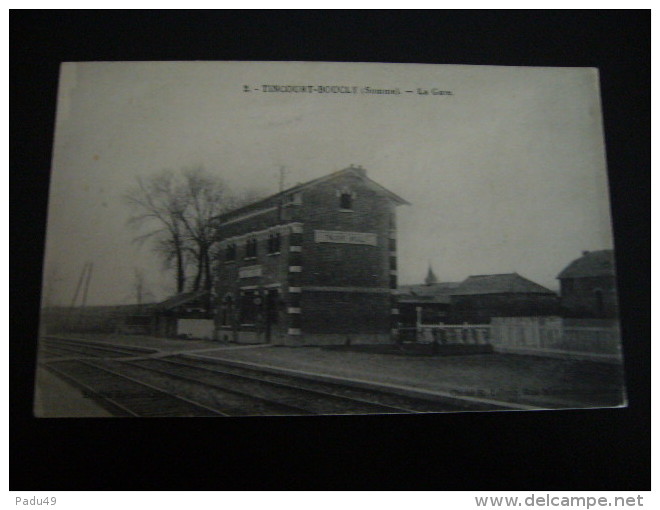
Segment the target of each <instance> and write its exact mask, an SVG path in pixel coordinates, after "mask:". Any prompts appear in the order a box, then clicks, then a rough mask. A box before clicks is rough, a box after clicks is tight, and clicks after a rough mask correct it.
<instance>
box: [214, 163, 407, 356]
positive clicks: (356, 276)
mask: <svg viewBox="0 0 660 510" xmlns="http://www.w3.org/2000/svg"><path fill="white" fill-rule="evenodd" d="M402 203H405V201H403V200H402V199H401V198H399V197H397V196H396V195H394V194H393V193H391V192H389V191H387V190H386V189H384V188H382V187H381V186H379V185H378V184H376V183H375V182H373V181H371V180H370V179H369V178H367V176H366V172H365V171H364V170H363V169H361V168H354V167H351V168H347V169H345V170H342V171H339V172H335V173H334V174H331V175H329V176H326V177H324V178H321V179H316V180H315V181H310V182H309V183H306V184H303V185H299V186H296V187H294V188H291V189H290V190H287V191H284V192H282V193H279V194H277V195H274V196H273V197H269V198H268V199H265V200H262V201H259V202H257V203H255V204H251V205H250V206H248V207H244V208H241V209H239V210H237V211H234V212H232V213H229V214H226V215H223V216H221V217H219V218H218V219H217V224H218V227H217V229H218V234H219V236H220V238H221V239H222V241H221V242H220V257H219V258H220V260H218V264H217V267H218V270H217V276H218V277H217V287H216V293H217V297H218V301H219V303H218V306H219V313H218V314H217V320H216V332H217V335H216V336H217V337H218V338H219V339H226V340H233V341H237V342H270V343H274V344H283V345H319V344H328V343H346V342H356V343H358V342H387V341H390V339H391V336H392V333H393V331H392V330H393V328H394V327H395V325H396V323H397V321H396V314H397V313H398V310H397V307H396V296H395V289H396V241H395V237H396V235H395V207H396V205H398V204H402ZM275 238H277V241H273V239H275ZM255 242H256V255H253V251H250V250H254V249H255V248H254V243H255ZM250 243H252V245H251V246H252V247H251V248H249V247H248V245H249V244H250ZM274 246H278V247H279V249H278V250H277V251H274V250H273V247H274ZM232 250H234V252H232ZM269 252H270V253H269Z"/></svg>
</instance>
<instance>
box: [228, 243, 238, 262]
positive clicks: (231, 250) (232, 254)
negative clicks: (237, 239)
mask: <svg viewBox="0 0 660 510" xmlns="http://www.w3.org/2000/svg"><path fill="white" fill-rule="evenodd" d="M225 260H227V261H231V260H236V245H235V244H228V245H227V248H226V251H225Z"/></svg>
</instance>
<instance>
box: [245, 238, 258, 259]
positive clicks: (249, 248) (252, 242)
mask: <svg viewBox="0 0 660 510" xmlns="http://www.w3.org/2000/svg"><path fill="white" fill-rule="evenodd" d="M256 256H257V240H256V239H248V241H247V243H245V258H246V259H251V258H256Z"/></svg>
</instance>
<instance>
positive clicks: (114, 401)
mask: <svg viewBox="0 0 660 510" xmlns="http://www.w3.org/2000/svg"><path fill="white" fill-rule="evenodd" d="M46 366H47V368H48V369H49V370H51V371H52V372H54V373H56V374H57V375H59V376H60V377H62V378H63V379H65V380H67V381H69V382H71V383H73V384H74V385H75V386H77V387H79V388H81V389H82V390H83V391H84V394H85V396H87V397H89V398H93V399H95V400H97V401H99V402H100V403H102V404H103V406H104V407H106V409H108V410H109V411H111V412H113V413H114V414H117V415H119V416H133V417H170V416H223V414H222V413H221V412H220V411H218V410H216V409H212V408H209V407H206V406H204V405H203V404H200V403H198V402H193V401H191V400H189V399H187V398H185V397H182V396H179V395H174V394H172V393H168V392H167V391H164V390H163V389H161V388H157V387H155V386H153V385H150V384H148V383H146V382H144V381H139V380H137V379H134V378H131V377H127V376H126V375H124V374H118V373H116V372H114V371H112V370H108V369H105V368H103V367H101V366H99V365H97V364H92V363H89V362H88V361H83V360H75V361H59V362H52V363H49V364H47V365H46Z"/></svg>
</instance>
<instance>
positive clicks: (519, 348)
mask: <svg viewBox="0 0 660 510" xmlns="http://www.w3.org/2000/svg"><path fill="white" fill-rule="evenodd" d="M415 332H416V340H417V341H418V342H422V343H432V342H436V343H438V344H440V345H445V344H473V345H478V344H490V345H492V346H493V349H494V350H495V351H496V352H509V353H519V354H531V355H539V356H550V357H570V358H582V359H591V360H595V361H616V362H619V361H621V357H622V353H621V335H620V330H619V327H618V326H610V327H576V326H565V325H564V321H563V319H561V318H560V317H497V318H493V319H492V320H491V323H490V324H461V325H447V324H417V326H416V327H415Z"/></svg>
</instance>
